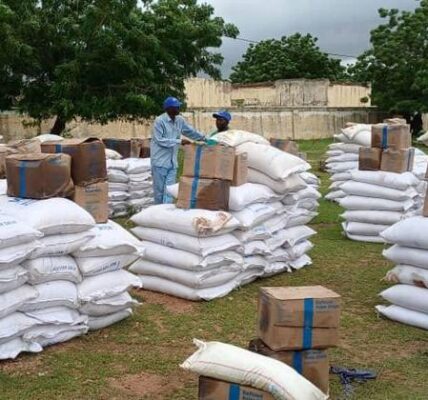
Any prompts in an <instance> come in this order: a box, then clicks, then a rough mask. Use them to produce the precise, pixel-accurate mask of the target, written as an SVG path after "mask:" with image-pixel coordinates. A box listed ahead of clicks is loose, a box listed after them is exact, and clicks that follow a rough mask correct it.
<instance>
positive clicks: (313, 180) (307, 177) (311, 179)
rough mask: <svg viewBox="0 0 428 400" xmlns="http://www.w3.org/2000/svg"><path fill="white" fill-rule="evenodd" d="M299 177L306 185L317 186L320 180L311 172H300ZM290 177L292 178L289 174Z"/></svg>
mask: <svg viewBox="0 0 428 400" xmlns="http://www.w3.org/2000/svg"><path fill="white" fill-rule="evenodd" d="M299 176H300V178H302V179H303V180H304V181H305V182H306V183H307V184H308V185H314V186H319V185H320V183H321V181H320V179H319V178H318V177H317V176H316V175H315V174H313V173H312V172H301V173H300V174H299ZM290 178H292V177H291V176H290Z"/></svg>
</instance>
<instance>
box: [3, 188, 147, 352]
mask: <svg viewBox="0 0 428 400" xmlns="http://www.w3.org/2000/svg"><path fill="white" fill-rule="evenodd" d="M0 209H1V210H2V211H3V212H4V213H6V214H7V215H10V216H12V218H15V219H16V220H17V221H21V222H20V223H15V222H13V221H12V222H8V223H6V222H7V221H4V226H5V227H8V228H9V230H10V232H13V233H14V239H13V240H14V243H12V244H13V246H12V247H5V248H4V249H3V248H2V249H0V260H1V261H0V264H1V266H3V267H4V268H1V266H0V268H1V270H0V271H1V272H0V276H1V279H0V287H1V288H2V289H0V290H3V291H5V295H4V296H3V295H2V296H3V298H2V300H1V301H0V304H2V305H3V306H0V309H1V308H3V307H4V308H6V307H7V308H8V309H9V310H12V311H14V312H15V314H16V315H15V314H14V315H12V316H10V318H9V319H8V320H5V321H4V323H5V324H7V325H8V326H9V327H7V326H6V325H5V326H3V327H0V358H14V357H15V356H16V355H18V354H19V353H20V352H21V351H27V350H28V349H29V350H30V351H31V350H34V351H39V350H41V349H42V348H43V347H45V346H49V345H53V344H55V343H60V342H64V341H67V340H70V339H72V338H74V337H77V336H80V335H83V334H85V333H86V332H87V331H88V329H89V328H90V327H91V319H90V318H88V316H87V315H84V314H83V310H82V297H83V296H81V295H80V287H81V286H82V277H83V276H84V274H85V270H84V269H82V270H80V269H79V265H78V262H76V259H75V258H74V257H72V256H71V254H72V253H73V252H77V251H78V250H79V249H80V248H81V247H82V246H83V245H88V244H89V243H91V241H93V240H94V237H95V233H96V232H94V227H95V221H94V219H93V218H92V216H91V215H90V214H88V213H87V212H86V211H85V210H84V209H82V208H81V207H79V206H78V205H77V204H75V203H73V202H71V201H69V200H67V199H63V198H53V199H48V200H24V199H16V198H11V197H6V196H5V197H0ZM23 221H25V222H23ZM24 224H25V227H28V228H27V230H29V231H30V232H32V235H33V236H34V237H30V236H29V234H28V233H25V231H24V234H23V233H21V232H19V231H18V230H19V229H21V230H23V228H21V227H22V226H24ZM0 236H1V237H2V239H1V240H0V246H1V245H5V244H6V243H9V244H11V242H10V240H9V242H8V241H7V236H5V235H1V233H0ZM28 237H30V239H33V240H31V241H25V240H26V238H28ZM34 239H36V240H34ZM21 240H22V243H19V244H17V243H18V242H17V241H21ZM134 240H135V239H134ZM109 261H110V263H111V264H113V263H114V262H115V260H114V258H113V257H110V260H109ZM105 263H106V264H107V261H106V262H105ZM85 266H86V265H85ZM129 275H130V278H128V280H129V281H131V282H132V284H134V285H136V286H138V287H139V286H140V282H139V280H138V279H137V278H136V277H135V276H132V274H129ZM131 277H132V280H131ZM118 281H119V279H118V278H117V277H112V278H111V286H114V287H117V286H118V285H119V283H118ZM21 284H22V286H20V285H21ZM98 285H99V286H100V287H102V288H103V289H102V290H106V287H108V283H107V282H106V279H104V278H103V277H101V278H100V282H98ZM14 287H15V289H14V290H13V291H12V292H10V293H7V289H10V288H14ZM128 315H129V314H128ZM8 317H9V316H8ZM15 319H16V321H15ZM30 322H32V325H31V324H30ZM96 322H98V321H96ZM1 324H2V321H0V325H1ZM23 324H27V325H25V328H22V329H21V328H20V327H21V325H22V326H23ZM14 330H16V332H15V331H14ZM11 331H13V334H12V336H13V337H11V335H10V333H9V332H11ZM6 338H11V339H14V342H12V343H10V344H9V343H7V341H6ZM2 343H3V344H4V345H5V346H4V347H2Z"/></svg>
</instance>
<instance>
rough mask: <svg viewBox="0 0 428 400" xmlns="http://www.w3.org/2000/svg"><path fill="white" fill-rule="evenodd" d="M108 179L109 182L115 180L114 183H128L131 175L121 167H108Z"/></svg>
mask: <svg viewBox="0 0 428 400" xmlns="http://www.w3.org/2000/svg"><path fill="white" fill-rule="evenodd" d="M118 161H122V160H118ZM107 179H108V180H109V182H114V183H128V181H129V177H128V175H127V174H126V172H123V171H121V170H119V169H111V168H108V169H107Z"/></svg>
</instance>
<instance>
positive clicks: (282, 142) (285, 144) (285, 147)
mask: <svg viewBox="0 0 428 400" xmlns="http://www.w3.org/2000/svg"><path fill="white" fill-rule="evenodd" d="M269 141H270V144H271V145H272V146H273V147H276V148H277V149H280V150H282V151H285V152H286V153H290V154H293V155H294V156H298V155H299V145H298V144H297V143H296V142H294V141H293V140H291V139H275V138H270V139H269Z"/></svg>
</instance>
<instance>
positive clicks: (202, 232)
mask: <svg viewBox="0 0 428 400" xmlns="http://www.w3.org/2000/svg"><path fill="white" fill-rule="evenodd" d="M131 221H132V222H134V223H135V224H137V225H139V226H144V227H147V228H158V229H165V227H167V228H168V230H169V231H173V232H178V233H184V234H187V235H191V236H213V235H221V234H224V233H228V232H231V231H233V230H234V229H236V228H238V227H239V222H238V221H237V220H236V219H235V218H233V217H232V215H231V214H229V213H226V212H223V211H209V210H199V209H198V210H182V209H179V208H176V207H175V205H174V204H159V205H156V206H152V207H149V208H147V209H145V210H143V211H141V212H140V213H138V214H136V215H134V216H133V217H132V218H131Z"/></svg>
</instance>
